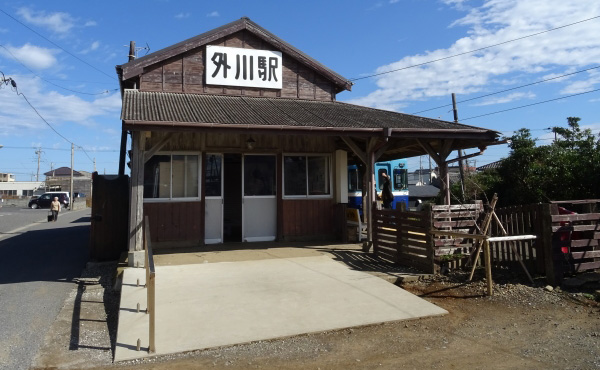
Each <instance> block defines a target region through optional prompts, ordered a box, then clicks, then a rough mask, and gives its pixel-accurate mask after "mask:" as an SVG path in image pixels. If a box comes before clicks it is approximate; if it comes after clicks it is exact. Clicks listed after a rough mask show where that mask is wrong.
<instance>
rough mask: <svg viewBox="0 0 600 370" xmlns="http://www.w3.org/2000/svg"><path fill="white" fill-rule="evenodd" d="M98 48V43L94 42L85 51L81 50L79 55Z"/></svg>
mask: <svg viewBox="0 0 600 370" xmlns="http://www.w3.org/2000/svg"><path fill="white" fill-rule="evenodd" d="M99 47H100V41H94V42H92V43H91V44H90V46H89V47H88V48H86V49H83V50H82V51H80V54H88V53H89V52H92V51H94V50H98V48H99Z"/></svg>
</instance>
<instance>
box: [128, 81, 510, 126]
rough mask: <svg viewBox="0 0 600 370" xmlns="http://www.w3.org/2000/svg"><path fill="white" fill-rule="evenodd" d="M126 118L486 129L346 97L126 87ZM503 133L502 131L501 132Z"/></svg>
mask: <svg viewBox="0 0 600 370" xmlns="http://www.w3.org/2000/svg"><path fill="white" fill-rule="evenodd" d="M121 119H122V120H123V121H125V122H127V123H136V122H146V123H157V124H160V123H165V125H168V126H177V123H186V125H187V126H189V124H227V125H252V126H291V127H296V128H309V127H318V128H335V129H343V128H355V129H356V128H358V129H369V128H374V129H377V128H394V129H408V130H411V129H415V130H432V131H436V130H452V131H461V130H469V131H473V130H475V131H480V132H482V133H483V132H486V133H490V134H492V136H494V135H495V134H499V133H496V132H494V131H492V130H487V129H483V128H479V127H474V126H468V125H463V124H456V123H453V122H447V121H440V120H437V119H431V118H425V117H418V116H413V115H408V114H403V113H397V112H390V111H384V110H379V109H373V108H367V107H362V106H358V105H352V104H347V103H342V102H331V101H314V100H300V99H284V98H264V97H249V96H227V95H220V96H219V95H209V94H204V95H202V94H179V93H164V92H140V91H138V90H125V92H124V96H123V109H122V113H121ZM496 136H497V135H496Z"/></svg>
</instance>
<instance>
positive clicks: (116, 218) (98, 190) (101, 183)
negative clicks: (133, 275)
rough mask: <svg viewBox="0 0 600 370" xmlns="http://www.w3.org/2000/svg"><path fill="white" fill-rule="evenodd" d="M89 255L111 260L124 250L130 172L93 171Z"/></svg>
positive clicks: (97, 259)
mask: <svg viewBox="0 0 600 370" xmlns="http://www.w3.org/2000/svg"><path fill="white" fill-rule="evenodd" d="M92 186H93V188H92V189H93V192H94V194H93V197H92V219H91V232H90V258H91V259H92V260H96V261H112V260H116V259H118V258H119V257H120V255H121V253H122V252H125V251H127V242H128V236H127V233H128V222H129V176H115V175H98V173H97V172H94V174H93V175H92Z"/></svg>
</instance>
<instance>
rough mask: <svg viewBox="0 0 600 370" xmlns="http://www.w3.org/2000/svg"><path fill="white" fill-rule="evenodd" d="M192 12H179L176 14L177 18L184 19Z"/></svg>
mask: <svg viewBox="0 0 600 370" xmlns="http://www.w3.org/2000/svg"><path fill="white" fill-rule="evenodd" d="M191 15H192V14H191V13H183V12H182V13H179V14H175V18H177V19H184V18H189V17H190V16H191Z"/></svg>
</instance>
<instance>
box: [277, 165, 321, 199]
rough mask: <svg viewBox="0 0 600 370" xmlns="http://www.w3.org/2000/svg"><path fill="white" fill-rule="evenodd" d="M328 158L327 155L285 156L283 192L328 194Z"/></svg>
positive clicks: (289, 193) (306, 194)
mask: <svg viewBox="0 0 600 370" xmlns="http://www.w3.org/2000/svg"><path fill="white" fill-rule="evenodd" d="M329 163H330V160H329V157H328V156H285V157H284V159H283V172H284V173H283V176H284V194H285V195H288V196H290V195H291V196H294V195H299V196H308V195H329V194H330V192H331V190H330V172H331V171H330V170H329V167H330V164H329Z"/></svg>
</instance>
